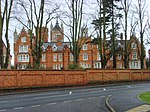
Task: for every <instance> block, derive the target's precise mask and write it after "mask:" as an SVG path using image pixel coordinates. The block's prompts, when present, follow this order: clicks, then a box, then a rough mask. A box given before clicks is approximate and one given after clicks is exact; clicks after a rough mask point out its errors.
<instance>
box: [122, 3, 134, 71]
mask: <svg viewBox="0 0 150 112" xmlns="http://www.w3.org/2000/svg"><path fill="white" fill-rule="evenodd" d="M131 2H132V0H122V1H121V4H122V8H123V11H124V25H123V30H124V36H125V50H124V67H125V68H128V67H129V66H128V56H129V55H128V50H127V48H128V46H127V45H128V44H127V31H128V13H129V8H130V6H131Z"/></svg>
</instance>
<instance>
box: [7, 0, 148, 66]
mask: <svg viewBox="0 0 150 112" xmlns="http://www.w3.org/2000/svg"><path fill="white" fill-rule="evenodd" d="M52 1H53V0H52ZM57 1H58V3H59V4H61V6H63V5H62V4H63V3H64V2H63V0H57ZM88 1H89V2H90V3H91V4H90V5H89V4H86V6H85V8H86V9H85V10H84V11H85V13H87V14H93V13H94V14H96V10H95V7H96V6H95V4H94V3H95V2H96V0H88ZM136 2H137V0H133V2H132V4H134V3H136ZM149 3H150V0H147V4H146V5H147V6H148V4H149ZM65 7H66V6H63V7H61V10H64V9H65V10H67V8H65ZM147 10H148V12H149V11H150V6H148V8H147ZM87 14H86V15H87ZM149 15H150V13H149ZM92 19H93V17H92V16H91V15H88V16H85V17H84V20H86V21H87V20H88V27H89V29H92V25H91V21H92ZM55 21H56V20H53V21H52V22H53V25H54V24H55ZM10 26H11V27H10V29H9V32H10V33H9V37H10V45H11V55H12V65H13V64H14V50H13V32H14V30H15V28H16V29H17V32H18V33H19V32H20V31H21V28H22V27H23V26H22V25H21V24H20V23H19V22H17V21H16V20H11V23H10ZM48 27H49V28H50V25H49V26H48ZM64 30H65V31H68V30H67V28H65V29H64ZM136 34H137V36H138V32H137V33H136ZM145 38H146V36H145ZM145 47H146V52H147V50H148V49H150V45H147V46H145Z"/></svg>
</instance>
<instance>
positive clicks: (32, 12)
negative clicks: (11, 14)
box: [15, 0, 59, 68]
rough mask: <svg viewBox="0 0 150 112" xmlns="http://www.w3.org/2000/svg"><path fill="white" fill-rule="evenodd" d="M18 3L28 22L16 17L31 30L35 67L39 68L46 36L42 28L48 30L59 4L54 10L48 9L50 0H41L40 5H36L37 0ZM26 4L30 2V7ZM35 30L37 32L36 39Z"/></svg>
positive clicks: (21, 0) (20, 0) (31, 46)
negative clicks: (47, 5) (46, 6)
mask: <svg viewBox="0 0 150 112" xmlns="http://www.w3.org/2000/svg"><path fill="white" fill-rule="evenodd" d="M18 4H19V5H20V6H21V7H22V8H23V10H24V12H25V16H26V22H24V21H22V20H20V18H19V17H17V16H16V17H15V18H16V19H17V20H18V21H19V22H20V23H21V24H22V25H23V26H24V27H26V28H27V29H28V31H29V34H30V40H31V41H30V49H31V52H32V58H33V67H34V68H39V67H40V60H41V57H42V45H43V38H44V37H43V35H42V30H44V32H46V31H47V25H48V23H49V22H50V21H51V20H52V19H53V18H54V16H53V14H54V13H56V11H57V10H58V9H59V6H57V5H56V6H55V7H54V8H53V9H52V10H49V9H47V10H46V9H45V5H46V4H49V2H48V1H45V0H40V5H39V6H37V5H36V1H35V0H28V1H26V2H25V1H24V0H19V1H18ZM26 4H29V5H28V6H29V7H27V6H26ZM46 11H47V12H46ZM21 16H22V15H21ZM44 16H46V17H47V18H46V19H45V18H44ZM43 26H44V27H43ZM33 32H35V36H36V38H35V39H34V35H33V34H34V33H33ZM33 39H34V41H33ZM33 43H35V45H33Z"/></svg>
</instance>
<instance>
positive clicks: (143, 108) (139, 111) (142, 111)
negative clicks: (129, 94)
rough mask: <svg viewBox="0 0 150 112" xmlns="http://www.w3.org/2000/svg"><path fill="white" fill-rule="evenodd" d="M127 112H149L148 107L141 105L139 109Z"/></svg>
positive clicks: (149, 106)
mask: <svg viewBox="0 0 150 112" xmlns="http://www.w3.org/2000/svg"><path fill="white" fill-rule="evenodd" d="M127 112H150V105H141V106H139V107H136V108H133V109H130V110H128V111H127Z"/></svg>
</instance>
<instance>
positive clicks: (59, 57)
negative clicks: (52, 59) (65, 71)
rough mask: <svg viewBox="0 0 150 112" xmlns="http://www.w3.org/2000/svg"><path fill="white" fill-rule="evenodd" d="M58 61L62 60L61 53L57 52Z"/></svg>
mask: <svg viewBox="0 0 150 112" xmlns="http://www.w3.org/2000/svg"><path fill="white" fill-rule="evenodd" d="M58 61H59V62H61V61H62V54H58Z"/></svg>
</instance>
